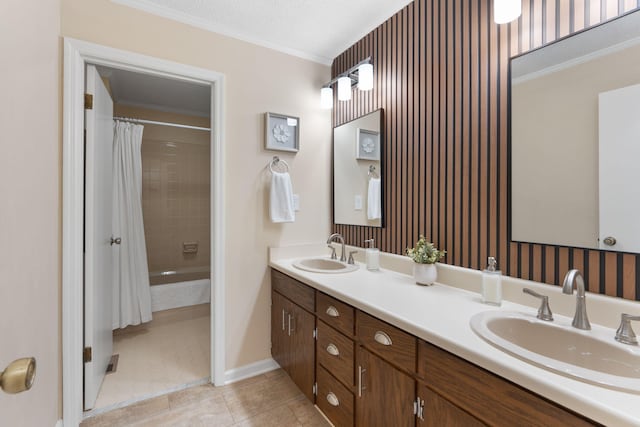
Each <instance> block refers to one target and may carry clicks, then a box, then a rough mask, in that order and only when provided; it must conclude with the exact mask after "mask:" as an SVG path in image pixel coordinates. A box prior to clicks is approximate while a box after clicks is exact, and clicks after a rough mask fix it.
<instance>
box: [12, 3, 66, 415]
mask: <svg viewBox="0 0 640 427" xmlns="http://www.w3.org/2000/svg"><path fill="white" fill-rule="evenodd" d="M59 17H60V5H59V2H58V1H57V0H47V1H44V0H3V1H2V2H0V56H1V57H2V65H1V66H0V82H3V84H2V86H1V87H2V90H1V91H0V97H1V99H2V100H3V102H1V103H0V128H1V129H2V136H1V137H0V146H1V147H2V156H0V236H2V243H1V244H0V272H1V276H2V281H1V282H0V339H1V340H2V344H1V345H0V370H2V369H4V367H5V366H6V365H7V364H8V363H9V362H11V361H12V360H13V359H16V358H18V357H25V356H35V357H36V360H37V372H36V379H35V384H34V386H33V388H32V389H31V390H30V391H29V392H27V393H21V394H16V395H9V394H5V393H1V392H0V424H2V425H6V426H10V425H11V426H44V427H53V426H54V424H55V422H56V420H57V419H58V417H59V409H60V403H61V402H60V398H61V392H60V390H61V378H60V375H61V372H60V308H59V307H60V301H61V300H60V283H61V279H60V275H61V273H60V271H61V269H60V265H61V253H60V244H61V243H60V242H61V238H60V229H61V227H60V223H61V222H60V205H61V202H60V109H59V105H60V69H61V66H60V41H59V39H58V34H59V25H60V20H59Z"/></svg>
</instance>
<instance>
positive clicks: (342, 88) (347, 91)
mask: <svg viewBox="0 0 640 427" xmlns="http://www.w3.org/2000/svg"><path fill="white" fill-rule="evenodd" d="M350 99H351V79H350V78H349V77H340V78H339V79H338V100H340V101H348V100H350Z"/></svg>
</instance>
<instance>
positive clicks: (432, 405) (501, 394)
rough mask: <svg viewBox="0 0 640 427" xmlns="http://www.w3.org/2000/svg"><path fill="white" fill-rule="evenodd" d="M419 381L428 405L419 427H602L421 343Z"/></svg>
mask: <svg viewBox="0 0 640 427" xmlns="http://www.w3.org/2000/svg"><path fill="white" fill-rule="evenodd" d="M418 377H419V385H418V398H420V399H421V400H422V401H423V402H424V409H423V410H422V417H418V418H419V422H418V425H419V426H432V425H452V426H475V425H490V426H540V427H543V426H544V427H552V426H558V427H560V426H593V425H598V424H597V423H594V422H593V421H591V420H588V419H586V418H583V417H582V416H580V415H577V414H574V413H573V412H570V411H568V410H567V409H566V408H564V407H561V406H559V405H556V404H555V403H553V402H550V401H548V400H546V399H544V398H542V397H540V396H538V395H537V394H535V393H532V392H530V391H528V390H526V389H524V388H522V387H520V386H518V385H516V384H513V383H511V382H509V381H507V380H505V379H503V378H501V377H499V376H497V375H495V374H493V373H491V372H488V371H486V370H484V369H482V368H480V367H478V366H476V365H474V364H472V363H470V362H467V361H466V360H464V359H461V358H460V357H458V356H456V355H453V354H451V353H449V352H447V351H445V350H442V349H441V348H439V347H436V346H434V345H432V344H429V343H427V342H425V341H422V340H419V342H418ZM422 418H423V419H422ZM442 420H447V422H446V423H443V421H442Z"/></svg>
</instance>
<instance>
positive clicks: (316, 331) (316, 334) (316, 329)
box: [313, 328, 318, 341]
mask: <svg viewBox="0 0 640 427" xmlns="http://www.w3.org/2000/svg"><path fill="white" fill-rule="evenodd" d="M313 339H314V340H316V341H318V328H313Z"/></svg>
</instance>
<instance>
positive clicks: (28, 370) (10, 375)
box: [0, 357, 36, 394]
mask: <svg viewBox="0 0 640 427" xmlns="http://www.w3.org/2000/svg"><path fill="white" fill-rule="evenodd" d="M35 376H36V359H35V358H34V357H23V358H22V359H17V360H14V361H13V362H11V363H9V366H7V367H6V368H5V370H4V371H2V372H0V388H2V390H4V391H5V393H12V394H13V393H20V392H22V391H25V390H29V389H30V388H31V386H32V385H33V380H34V379H35Z"/></svg>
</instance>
